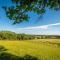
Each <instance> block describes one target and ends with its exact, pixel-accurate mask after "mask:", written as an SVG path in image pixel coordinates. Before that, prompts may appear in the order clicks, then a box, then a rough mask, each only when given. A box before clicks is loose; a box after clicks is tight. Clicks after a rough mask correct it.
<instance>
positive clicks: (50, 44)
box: [0, 39, 60, 60]
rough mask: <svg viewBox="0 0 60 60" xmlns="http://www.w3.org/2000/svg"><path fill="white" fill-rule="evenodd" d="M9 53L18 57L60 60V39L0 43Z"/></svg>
mask: <svg viewBox="0 0 60 60" xmlns="http://www.w3.org/2000/svg"><path fill="white" fill-rule="evenodd" d="M0 46H4V48H6V49H7V52H8V53H11V54H13V55H16V56H24V55H31V56H35V57H37V58H38V60H60V39H39V40H24V41H13V40H12V41H7V40H6V41H4V40H3V41H2V40H1V41H0Z"/></svg>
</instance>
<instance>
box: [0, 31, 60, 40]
mask: <svg viewBox="0 0 60 60" xmlns="http://www.w3.org/2000/svg"><path fill="white" fill-rule="evenodd" d="M33 39H60V36H58V35H29V34H17V33H15V32H11V31H1V32H0V40H33Z"/></svg>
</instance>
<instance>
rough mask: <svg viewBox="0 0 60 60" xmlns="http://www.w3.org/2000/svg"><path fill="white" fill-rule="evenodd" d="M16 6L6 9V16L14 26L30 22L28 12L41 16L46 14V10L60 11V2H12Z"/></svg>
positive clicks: (18, 0)
mask: <svg viewBox="0 0 60 60" xmlns="http://www.w3.org/2000/svg"><path fill="white" fill-rule="evenodd" d="M11 1H12V2H13V4H14V6H10V7H4V8H5V11H6V15H7V17H8V18H9V19H10V20H13V21H14V24H16V23H20V22H23V21H28V20H29V18H30V17H29V16H28V12H34V13H37V14H38V15H39V16H40V15H42V14H44V13H45V11H46V8H48V9H53V10H59V9H60V0H11Z"/></svg>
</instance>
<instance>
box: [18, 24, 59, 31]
mask: <svg viewBox="0 0 60 60" xmlns="http://www.w3.org/2000/svg"><path fill="white" fill-rule="evenodd" d="M57 25H60V23H55V24H48V25H42V26H35V27H25V28H18V30H36V29H37V30H38V29H43V30H47V29H48V28H49V27H52V26H57Z"/></svg>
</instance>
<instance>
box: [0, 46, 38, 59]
mask: <svg viewBox="0 0 60 60" xmlns="http://www.w3.org/2000/svg"><path fill="white" fill-rule="evenodd" d="M6 50H7V49H5V48H4V47H3V46H0V60H38V58H37V57H35V56H31V55H25V56H23V57H20V56H15V55H12V54H10V53H7V52H6Z"/></svg>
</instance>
